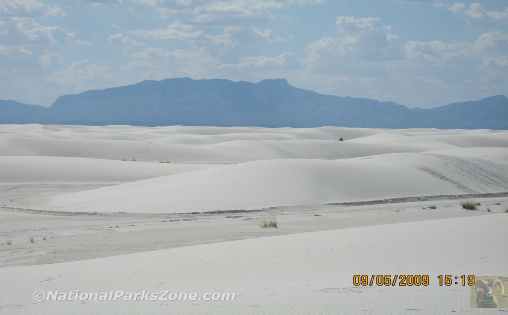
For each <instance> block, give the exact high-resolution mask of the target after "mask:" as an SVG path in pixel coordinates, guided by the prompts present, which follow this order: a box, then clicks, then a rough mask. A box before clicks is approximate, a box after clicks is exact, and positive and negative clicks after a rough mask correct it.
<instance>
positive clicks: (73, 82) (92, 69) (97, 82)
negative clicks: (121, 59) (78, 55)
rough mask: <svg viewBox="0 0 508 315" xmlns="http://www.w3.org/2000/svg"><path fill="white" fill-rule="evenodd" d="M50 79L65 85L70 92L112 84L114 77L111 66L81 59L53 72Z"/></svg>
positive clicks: (57, 83) (58, 84) (62, 85)
mask: <svg viewBox="0 0 508 315" xmlns="http://www.w3.org/2000/svg"><path fill="white" fill-rule="evenodd" d="M48 81H49V82H51V83H54V84H56V85H57V86H60V87H63V88H64V89H65V90H66V91H68V93H69V92H71V93H75V92H78V91H83V90H87V89H93V88H99V87H103V86H105V85H111V84H112V82H114V78H113V71H112V70H111V68H110V66H108V65H101V64H95V63H91V62H89V61H88V60H81V61H77V62H73V63H71V64H70V65H68V66H67V67H65V68H63V69H61V70H58V71H55V72H53V73H51V74H50V75H49V76H48Z"/></svg>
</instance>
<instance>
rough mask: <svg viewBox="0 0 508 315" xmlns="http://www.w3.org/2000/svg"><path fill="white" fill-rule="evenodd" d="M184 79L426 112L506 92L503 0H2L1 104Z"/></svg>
mask: <svg viewBox="0 0 508 315" xmlns="http://www.w3.org/2000/svg"><path fill="white" fill-rule="evenodd" d="M182 76H186V77H192V78H196V79H199V78H227V79H232V80H247V81H258V80H261V79H265V78H287V79H288V81H289V82H290V83H291V84H293V85H295V86H298V87H302V88H307V89H312V90H316V91H319V92H323V93H329V94H336V95H342V96H361V97H369V98H376V99H381V100H388V101H394V102H398V103H401V104H405V105H409V106H420V107H431V106H437V105H442V104H446V103H449V102H454V101H462V100H470V99H478V98H481V97H485V96H490V95H496V94H505V95H508V2H507V1H505V0H484V1H465V0H457V1H448V0H435V1H433V0H427V1H425V0H383V1H372V0H368V1H367V0H219V1H211V0H60V1H59V0H54V1H49V0H0V99H14V100H18V101H21V102H27V103H32V104H41V105H49V104H51V103H52V102H53V101H54V100H55V98H56V97H58V96H60V95H63V94H70V93H77V92H81V91H84V90H88V89H96V88H106V87H111V86H118V85H124V84H130V83H136V82H139V81H142V80H146V79H155V80H158V79H164V78H172V77H182Z"/></svg>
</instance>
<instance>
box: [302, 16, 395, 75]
mask: <svg viewBox="0 0 508 315" xmlns="http://www.w3.org/2000/svg"><path fill="white" fill-rule="evenodd" d="M336 25H337V34H336V35H335V36H333V37H323V38H320V39H318V40H316V41H314V42H312V43H310V44H308V45H307V47H306V48H305V61H304V63H305V66H306V67H307V68H310V69H315V70H317V71H330V72H334V71H339V69H340V68H342V67H344V66H347V64H349V63H352V62H355V61H356V62H358V61H369V62H372V61H376V60H393V59H398V58H400V56H401V52H400V46H399V45H398V44H397V41H398V38H397V36H396V35H395V34H393V33H392V32H391V28H390V27H389V26H387V25H384V24H382V23H381V22H380V20H379V19H378V18H376V17H354V16H339V17H337V19H336Z"/></svg>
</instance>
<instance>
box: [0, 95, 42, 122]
mask: <svg viewBox="0 0 508 315" xmlns="http://www.w3.org/2000/svg"><path fill="white" fill-rule="evenodd" d="M47 112H48V110H46V109H45V108H44V107H42V106H37V105H27V104H21V103H18V102H16V101H10V100H8V101H2V100H0V123H2V124H15V123H17V124H23V123H32V122H43V121H44V120H45V117H46V115H47Z"/></svg>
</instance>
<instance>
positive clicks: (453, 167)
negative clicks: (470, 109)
mask: <svg viewBox="0 0 508 315" xmlns="http://www.w3.org/2000/svg"><path fill="white" fill-rule="evenodd" d="M477 151H478V150H477ZM468 152H469V154H470V155H471V154H473V153H471V150H469V151H468ZM494 152H497V155H496V154H491V155H492V157H493V158H491V159H487V158H488V157H486V156H483V159H479V158H475V159H464V158H460V157H458V156H460V149H454V150H452V151H451V152H447V151H434V152H433V153H426V154H419V153H400V154H389V155H375V156H371V157H364V158H355V159H341V160H333V161H330V160H312V159H306V160H294V159H292V160H288V159H286V160H269V161H255V162H247V163H241V164H236V165H227V166H220V167H215V168H213V169H207V170H201V171H195V172H192V173H182V174H177V175H171V176H164V177H159V178H154V179H148V180H143V181H138V182H132V183H126V184H122V185H117V186H112V187H104V188H99V189H96V190H91V191H85V192H78V193H71V194H67V195H60V196H57V197H55V198H53V199H52V200H51V201H50V202H49V204H47V205H45V207H46V209H56V210H63V211H65V210H69V211H99V212H110V211H125V212H159V213H171V212H192V211H209V210H231V209H257V208H265V207H270V206H279V205H298V204H320V203H328V202H347V201H358V200H372V199H383V198H393V197H405V196H419V195H439V194H461V193H478V192H482V193H487V192H502V191H508V164H506V163H498V162H496V159H495V157H498V156H499V155H502V156H506V155H507V154H508V150H506V149H499V150H497V151H494ZM450 153H452V154H450ZM479 154H481V152H476V155H479ZM473 156H474V154H473Z"/></svg>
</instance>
